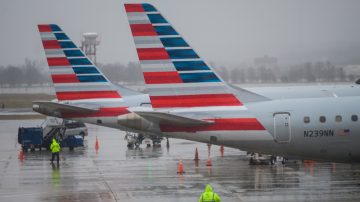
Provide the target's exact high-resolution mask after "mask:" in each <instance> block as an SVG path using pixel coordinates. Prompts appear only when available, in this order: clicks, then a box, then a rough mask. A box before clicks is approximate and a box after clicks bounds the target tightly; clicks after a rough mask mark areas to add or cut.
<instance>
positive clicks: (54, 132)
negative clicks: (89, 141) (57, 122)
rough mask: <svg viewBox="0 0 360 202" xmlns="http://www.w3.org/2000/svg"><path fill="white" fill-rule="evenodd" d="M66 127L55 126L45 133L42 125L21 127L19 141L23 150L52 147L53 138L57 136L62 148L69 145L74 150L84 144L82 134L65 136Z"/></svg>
mask: <svg viewBox="0 0 360 202" xmlns="http://www.w3.org/2000/svg"><path fill="white" fill-rule="evenodd" d="M65 130H66V128H64V127H54V128H52V129H51V130H50V131H49V132H48V133H47V134H44V130H43V128H42V127H29V128H24V127H20V128H19V130H18V143H19V144H21V146H22V148H23V151H27V150H28V149H31V150H32V151H34V150H35V149H36V148H39V150H41V148H46V149H49V148H50V144H51V142H52V139H53V138H55V139H56V140H57V141H58V142H60V146H61V147H62V148H64V147H69V148H70V150H73V149H74V148H76V147H83V146H84V138H83V136H81V135H67V136H65V135H64V134H65Z"/></svg>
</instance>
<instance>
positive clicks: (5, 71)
mask: <svg viewBox="0 0 360 202" xmlns="http://www.w3.org/2000/svg"><path fill="white" fill-rule="evenodd" d="M98 66H99V68H100V69H101V71H103V73H104V74H105V75H106V77H107V78H108V79H109V80H110V81H112V82H113V83H118V84H141V83H144V82H143V77H142V72H141V68H140V64H139V63H133V62H131V63H129V64H127V65H124V64H121V63H113V64H98ZM211 66H213V67H214V69H215V71H216V72H217V73H218V74H219V75H220V76H221V77H222V78H223V79H224V80H225V81H227V82H230V83H235V84H240V83H280V82H285V83H286V82H288V83H298V82H344V81H354V80H355V79H357V76H356V75H347V74H346V73H345V71H344V67H339V66H335V65H333V64H332V63H331V62H329V61H325V62H320V61H319V62H306V63H304V64H299V65H293V66H290V67H287V68H285V67H282V68H280V67H276V66H275V67H265V66H258V67H255V66H248V67H242V66H239V67H237V68H227V67H224V66H216V65H214V64H212V65H211ZM49 83H51V80H50V73H49V70H48V68H47V66H46V65H45V64H40V63H38V62H35V61H31V60H28V59H27V60H25V62H24V64H23V65H18V66H15V65H9V66H6V67H4V66H0V87H21V86H33V85H48V84H49Z"/></svg>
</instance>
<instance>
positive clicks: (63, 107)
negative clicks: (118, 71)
mask: <svg viewBox="0 0 360 202" xmlns="http://www.w3.org/2000/svg"><path fill="white" fill-rule="evenodd" d="M38 29H39V32H40V36H41V40H42V44H43V47H44V50H45V55H46V59H47V62H48V65H49V69H50V74H51V78H52V81H53V84H54V88H55V92H56V97H57V100H54V101H52V102H48V101H36V102H33V110H34V111H36V112H39V113H42V114H45V115H48V116H53V117H59V118H65V119H74V120H78V121H82V122H85V123H92V124H98V125H103V126H108V127H115V128H118V129H122V130H131V129H128V128H124V127H123V126H121V125H118V124H117V117H118V116H119V115H123V114H127V113H129V111H128V109H127V108H128V107H129V106H141V105H143V104H147V103H149V102H150V100H149V97H148V95H146V94H141V93H138V92H136V91H132V90H130V89H127V88H125V87H123V86H117V85H114V84H112V83H111V82H110V81H109V80H108V79H107V78H106V76H105V75H104V74H103V73H102V72H101V71H100V70H99V68H97V67H96V65H95V64H94V63H93V62H92V61H91V60H90V59H89V58H88V57H87V56H86V55H85V54H84V53H83V52H82V50H81V49H79V48H78V47H77V46H76V45H75V44H74V43H73V42H72V41H71V40H70V38H69V37H68V36H67V35H66V34H65V33H64V32H63V31H62V29H61V28H60V27H59V26H58V25H55V24H42V25H38Z"/></svg>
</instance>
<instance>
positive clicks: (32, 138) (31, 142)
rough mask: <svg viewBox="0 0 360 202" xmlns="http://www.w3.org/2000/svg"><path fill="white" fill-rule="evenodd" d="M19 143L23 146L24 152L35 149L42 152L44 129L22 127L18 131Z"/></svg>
mask: <svg viewBox="0 0 360 202" xmlns="http://www.w3.org/2000/svg"><path fill="white" fill-rule="evenodd" d="M18 143H19V144H21V147H22V149H23V151H27V150H28V149H31V150H32V151H34V150H35V148H39V149H40V150H41V147H42V144H43V129H42V127H29V128H24V127H20V128H19V130H18Z"/></svg>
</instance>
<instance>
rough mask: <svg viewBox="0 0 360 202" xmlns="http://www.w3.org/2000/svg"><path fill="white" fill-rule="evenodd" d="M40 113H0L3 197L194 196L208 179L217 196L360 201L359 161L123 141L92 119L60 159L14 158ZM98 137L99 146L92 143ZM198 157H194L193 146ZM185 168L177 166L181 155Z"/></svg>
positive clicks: (185, 143)
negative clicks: (251, 158) (17, 116)
mask: <svg viewBox="0 0 360 202" xmlns="http://www.w3.org/2000/svg"><path fill="white" fill-rule="evenodd" d="M41 122H42V120H21V121H10V120H2V121H0V135H1V140H0V201H7V202H8V201H26V202H30V201H62V202H63V201H129V202H133V201H150V200H152V201H157V202H158V201H164V202H165V201H166V202H168V201H178V202H181V201H184V202H185V201H186V202H189V201H197V199H198V197H199V195H200V193H202V192H203V190H204V187H205V185H206V183H210V184H211V185H212V186H213V188H214V190H215V192H217V193H218V194H219V195H220V196H221V198H222V199H223V200H222V201H327V202H328V201H360V165H359V164H353V165H350V164H339V163H337V164H335V163H320V162H315V163H312V162H308V163H298V164H289V165H285V166H283V165H275V166H267V165H258V166H254V165H249V164H248V159H247V158H246V156H245V153H244V152H242V151H239V150H236V149H229V148H225V152H224V157H221V153H220V149H219V148H220V147H218V146H212V150H211V156H212V164H213V166H212V167H207V166H206V165H205V164H206V159H207V145H206V144H202V143H195V142H190V141H185V140H175V139H170V148H169V149H167V147H166V141H163V142H162V147H156V148H153V147H150V148H146V147H145V145H141V148H140V149H128V148H127V147H126V142H125V141H124V132H121V131H119V130H115V129H109V128H104V127H98V126H94V125H88V126H89V136H88V137H86V141H85V143H86V145H87V146H86V147H84V148H78V149H75V150H74V151H69V150H68V149H64V150H63V151H62V152H61V162H60V165H59V167H57V166H52V165H51V164H50V162H49V159H50V152H48V151H41V152H40V151H35V152H27V153H25V159H24V160H23V161H20V160H19V159H18V155H19V151H20V145H18V144H17V128H18V127H19V126H25V127H29V126H35V125H39V124H41ZM96 137H98V139H99V143H100V148H99V150H98V152H96V150H95V139H96ZM196 147H197V148H198V149H199V157H200V159H201V160H200V162H199V164H198V165H196V163H195V161H194V160H193V158H194V152H195V148H196ZM180 159H182V160H183V162H184V170H185V172H186V173H185V174H184V175H178V174H177V167H178V162H179V160H180Z"/></svg>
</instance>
